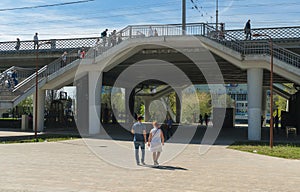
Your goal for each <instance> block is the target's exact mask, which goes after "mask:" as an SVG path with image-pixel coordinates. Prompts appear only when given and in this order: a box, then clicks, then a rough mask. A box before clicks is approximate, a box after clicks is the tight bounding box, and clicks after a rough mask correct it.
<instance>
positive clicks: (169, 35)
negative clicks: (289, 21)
mask: <svg viewBox="0 0 300 192" xmlns="http://www.w3.org/2000/svg"><path fill="white" fill-rule="evenodd" d="M181 27H182V26H181V25H152V26H151V28H152V29H150V26H149V25H148V26H128V27H126V28H124V29H123V30H121V31H119V32H118V33H117V34H116V36H115V37H114V39H106V44H103V43H104V42H101V43H99V44H98V45H96V46H94V45H95V42H96V39H97V38H95V37H93V38H85V39H69V40H67V39H65V40H45V41H42V42H41V43H42V44H43V45H41V46H40V49H39V50H33V49H32V47H33V43H32V42H30V41H28V42H24V45H23V46H22V45H21V49H20V50H19V51H16V50H13V49H14V48H13V45H14V42H3V43H2V44H1V46H0V54H1V55H2V56H1V59H0V62H1V63H2V62H6V61H10V62H7V63H8V64H7V67H9V65H11V64H12V63H16V62H19V60H20V59H22V61H23V58H24V59H25V60H24V61H26V59H28V60H27V61H26V62H24V63H26V64H24V65H23V64H21V63H19V65H15V66H14V67H11V68H9V70H13V69H17V70H18V73H19V74H20V77H21V79H22V81H21V82H20V83H19V84H18V85H17V86H15V87H14V88H13V89H10V90H7V89H5V88H2V89H1V93H0V107H1V109H5V108H11V107H13V106H16V105H17V104H18V103H19V102H20V101H22V100H23V99H24V98H26V97H27V96H29V95H31V94H32V93H34V91H35V77H36V75H35V73H33V72H34V71H30V70H25V69H24V67H33V66H34V65H35V64H36V63H35V62H36V61H35V59H36V57H37V55H38V57H39V58H40V56H41V57H42V58H45V60H44V62H45V63H46V62H48V60H47V59H49V58H51V59H52V60H53V59H54V60H53V61H52V62H50V63H48V64H47V65H44V66H43V67H42V66H41V67H40V69H39V71H38V75H39V76H38V79H39V81H38V85H39V91H38V102H39V103H38V114H39V115H38V123H37V125H38V129H39V130H43V127H44V125H43V123H44V115H43V114H44V102H45V90H52V89H59V88H61V87H63V86H66V85H70V84H72V83H73V84H74V85H75V86H76V90H77V94H76V96H77V107H76V108H77V111H76V115H77V126H78V128H79V129H81V130H84V131H85V132H86V133H89V134H97V133H99V132H100V127H101V123H100V119H99V118H100V111H101V87H102V86H114V87H119V88H124V89H125V101H128V102H127V103H126V104H125V109H126V111H127V114H130V113H132V112H133V111H132V110H133V105H134V102H133V101H134V99H132V98H134V97H135V95H137V94H138V93H137V91H136V90H137V89H139V90H142V89H143V88H144V87H150V86H155V87H158V86H161V85H164V86H165V89H163V90H161V91H160V92H157V93H151V94H147V95H145V94H144V95H143V96H144V98H145V104H146V103H148V104H149V102H151V100H153V99H154V98H158V97H159V96H162V95H164V94H166V93H169V92H170V91H174V90H175V91H176V94H177V98H178V102H177V113H176V114H175V115H176V121H178V122H180V121H181V119H180V117H181V115H180V111H181V110H180V100H181V98H180V97H181V91H182V90H184V89H185V88H186V87H188V86H189V85H190V84H230V83H238V84H240V83H247V85H248V122H249V127H248V138H249V139H250V140H260V139H261V125H260V120H261V114H262V113H263V111H264V110H265V109H264V106H263V104H262V103H264V102H265V100H266V98H265V96H264V95H265V92H264V91H263V90H265V89H267V86H269V83H270V81H269V79H270V72H269V71H270V44H269V42H268V39H266V38H264V37H259V38H257V39H252V40H250V41H245V40H244V34H243V31H242V30H225V31H215V30H214V28H213V27H212V26H209V25H207V24H203V23H193V24H188V25H187V29H186V32H185V35H182V34H183V33H182V31H181ZM149 30H156V31H157V32H158V36H149V35H148V32H149ZM252 33H253V34H254V33H256V34H267V35H269V36H271V37H272V38H273V42H274V46H273V56H274V83H275V84H276V85H277V86H275V84H274V87H275V88H276V90H277V91H278V92H280V93H281V94H282V95H285V96H286V97H291V96H290V95H289V94H288V93H286V91H285V90H282V88H280V85H282V84H283V83H294V84H295V86H299V85H300V55H298V53H299V50H300V49H299V48H300V44H299V42H300V38H299V37H300V27H285V28H268V29H253V30H252ZM112 41H115V42H114V43H112ZM74 42H75V43H74ZM110 43H112V44H115V45H114V46H112V44H110ZM54 45H55V46H54ZM43 46H44V47H43ZM81 47H85V48H86V49H87V50H88V52H87V55H86V57H85V58H84V59H78V56H77V50H78V49H79V48H81ZM65 50H67V51H68V52H69V54H68V64H67V65H66V66H62V64H61V59H60V58H58V57H59V56H60V55H61V54H62V52H63V51H65ZM55 58H56V59H55ZM154 59H155V60H154ZM39 61H40V59H39ZM144 61H146V62H144ZM9 63H10V64H9ZM169 63H171V64H172V65H173V66H175V68H176V69H179V71H180V72H182V74H181V73H180V74H181V75H182V77H178V76H175V75H174V74H177V73H176V70H175V69H173V68H168V67H169V65H168V64H169ZM131 67H135V68H134V69H135V70H137V71H136V73H129V76H127V78H126V77H125V78H124V77H123V79H122V78H121V80H122V81H119V80H118V79H119V78H120V77H122V75H123V74H126V72H127V70H129V69H131ZM164 67H166V68H164ZM141 68H142V69H141ZM9 70H6V71H4V72H3V73H2V74H1V75H2V76H4V75H5V74H6V73H7V72H8V71H9ZM169 70H171V72H170V71H169ZM172 70H174V71H172ZM173 72H174V74H173ZM170 76H173V77H174V76H175V77H174V78H165V77H170ZM162 77H164V78H162ZM186 77H187V78H186ZM288 99H290V100H291V102H292V103H293V107H292V108H291V111H292V112H293V113H294V114H300V111H299V109H300V107H299V105H300V104H299V99H300V96H299V94H296V96H294V97H291V98H288ZM79 101H80V102H79ZM146 108H147V105H146ZM297 108H298V109H297ZM34 109H35V107H34ZM145 115H146V117H145V118H146V119H148V117H147V116H148V112H147V109H146V111H145ZM298 117H299V115H298ZM130 118H132V117H131V116H130V115H129V116H128V119H130ZM296 119H297V118H296ZM298 119H300V118H298ZM128 121H130V120H128ZM295 125H296V126H298V127H300V122H299V121H297V120H296V121H295Z"/></svg>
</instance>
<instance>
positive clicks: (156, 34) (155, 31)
mask: <svg viewBox="0 0 300 192" xmlns="http://www.w3.org/2000/svg"><path fill="white" fill-rule="evenodd" d="M154 37H158V32H157V30H156V29H154Z"/></svg>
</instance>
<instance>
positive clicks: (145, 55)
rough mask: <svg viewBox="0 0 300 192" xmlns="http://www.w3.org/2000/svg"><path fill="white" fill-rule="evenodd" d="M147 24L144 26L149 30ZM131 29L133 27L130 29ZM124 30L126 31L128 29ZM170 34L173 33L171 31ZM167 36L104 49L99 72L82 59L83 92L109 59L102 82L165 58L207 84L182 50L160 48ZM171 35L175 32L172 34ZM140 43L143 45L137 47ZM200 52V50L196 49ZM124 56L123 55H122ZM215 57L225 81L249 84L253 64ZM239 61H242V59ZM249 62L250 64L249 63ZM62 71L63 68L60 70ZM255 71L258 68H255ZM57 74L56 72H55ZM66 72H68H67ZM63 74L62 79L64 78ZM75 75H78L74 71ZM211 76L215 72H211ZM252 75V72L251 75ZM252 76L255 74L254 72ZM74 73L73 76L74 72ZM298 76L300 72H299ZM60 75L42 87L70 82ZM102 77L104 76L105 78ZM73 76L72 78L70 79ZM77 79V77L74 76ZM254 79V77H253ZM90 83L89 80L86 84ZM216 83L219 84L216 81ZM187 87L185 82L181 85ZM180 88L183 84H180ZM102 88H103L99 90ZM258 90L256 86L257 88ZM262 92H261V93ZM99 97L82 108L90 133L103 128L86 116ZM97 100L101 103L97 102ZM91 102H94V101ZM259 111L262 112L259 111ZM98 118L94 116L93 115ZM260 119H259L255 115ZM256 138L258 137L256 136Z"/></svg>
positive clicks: (265, 73) (264, 74) (282, 80)
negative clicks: (140, 63)
mask: <svg viewBox="0 0 300 192" xmlns="http://www.w3.org/2000/svg"><path fill="white" fill-rule="evenodd" d="M159 27H162V26H159ZM146 28H147V27H145V29H146ZM140 29H141V28H140V26H139V30H140ZM131 30H134V29H132V28H131ZM123 33H126V32H125V31H124V32H123ZM168 35H170V34H168ZM168 35H166V36H165V37H164V38H161V37H153V38H144V39H143V38H139V39H137V38H134V39H129V40H126V38H125V40H124V43H120V45H118V46H116V47H114V48H113V49H111V50H108V52H104V53H105V54H103V55H100V56H98V57H97V58H96V59H95V63H96V64H98V65H97V66H96V71H95V70H94V69H95V68H94V67H89V65H91V64H93V65H94V62H93V61H91V60H92V59H90V58H87V60H86V61H82V63H83V62H85V63H86V69H85V70H83V72H82V74H88V76H87V80H85V84H86V85H87V86H85V88H86V89H85V91H83V93H86V92H89V91H91V90H88V89H92V88H95V87H98V88H99V85H96V84H95V85H94V84H92V85H90V83H91V82H93V81H94V82H98V81H99V79H98V77H99V72H100V73H101V70H102V69H101V67H100V66H99V65H101V64H103V63H106V62H109V64H110V65H109V67H108V68H106V69H104V73H103V77H102V75H101V74H100V76H101V81H103V85H112V84H113V83H114V80H115V79H116V77H117V76H118V75H119V74H121V73H122V72H123V71H124V69H126V68H128V67H129V66H131V65H132V64H133V63H136V62H137V61H141V60H145V59H151V58H152V59H153V58H155V59H161V60H164V61H168V62H170V63H173V64H174V65H175V66H176V67H178V68H179V69H180V70H181V71H183V72H184V73H185V74H186V75H187V76H188V77H189V78H190V80H191V81H192V82H193V83H194V84H205V83H207V82H206V81H205V80H206V79H205V78H203V74H201V72H200V71H199V70H197V68H196V67H195V66H194V65H193V63H192V62H191V61H189V60H187V59H186V57H183V56H182V55H181V54H180V53H178V52H176V51H174V50H172V49H169V48H167V49H166V48H163V49H162V48H161V46H157V45H161V44H162V42H168V41H172V40H174V39H172V38H168ZM171 36H172V35H171ZM176 39H179V40H180V39H182V37H180V36H179V37H176ZM149 44H151V45H155V46H156V47H155V46H154V47H153V46H152V48H148V47H149V46H148V45H149ZM186 44H187V45H185V47H189V46H190V43H186ZM191 44H192V42H191ZM138 46H140V47H138ZM128 47H133V49H132V50H129V51H128ZM136 47H138V49H136V50H134V48H136ZM189 48H190V49H191V50H192V49H194V47H189ZM195 53H196V54H197V51H196V52H195ZM116 55H117V58H115V56H116ZM120 55H121V56H120ZM213 57H214V58H215V59H216V61H217V63H218V66H219V67H220V69H221V71H222V74H223V77H224V80H225V81H224V82H225V83H246V82H249V79H247V78H249V74H247V73H248V72H247V70H248V69H249V68H253V63H252V66H251V65H249V66H244V67H241V66H237V65H236V64H233V63H232V62H229V61H228V59H227V58H228V57H224V58H226V59H223V57H222V56H221V55H218V54H217V53H215V52H214V51H213ZM257 61H258V62H261V63H262V66H258V67H257V68H261V72H260V73H261V84H262V85H261V86H263V85H265V86H267V85H268V81H269V75H268V74H269V72H268V66H267V65H266V63H268V62H266V61H265V60H264V59H261V58H259V59H258V60H257ZM239 62H241V63H242V62H243V61H242V60H241V61H239ZM246 65H247V64H246ZM206 69H207V70H208V69H209V67H208V66H206ZM59 71H60V70H59ZM254 72H255V71H254ZM56 73H57V72H56ZM65 73H67V71H66V72H65ZM61 75H64V73H62V74H61ZM61 75H60V78H61ZM73 75H74V77H75V74H73ZM210 75H211V76H212V77H213V75H214V74H210ZM250 75H251V74H250ZM252 75H253V74H252ZM71 76H72V75H71ZM298 76H299V75H298ZM255 77H256V75H255V73H254V77H252V78H254V79H255ZM294 77H295V78H294V81H292V80H293V79H289V78H287V75H284V76H281V75H278V74H275V82H277V83H286V82H293V83H299V81H297V80H295V79H296V78H297V75H294ZM56 78H58V76H57V77H54V78H52V80H51V81H52V83H54V84H56V85H55V86H53V85H51V82H50V81H48V80H47V79H46V81H48V82H46V83H45V87H44V88H42V89H46V88H47V89H48V88H51V87H53V88H54V87H55V88H58V87H60V86H63V85H66V84H65V82H67V81H66V80H64V83H62V84H60V83H59V81H57V82H55V81H56V80H55V79H56ZM102 78H103V79H102ZM71 79H72V78H71ZM73 79H74V78H73ZM250 81H251V79H250ZM87 82H88V83H87ZM146 83H147V84H148V85H158V82H157V81H147V82H146ZM213 83H218V81H217V82H213ZM181 86H184V85H181ZM253 86H254V89H255V86H256V85H255V84H254V85H253ZM178 87H180V86H178ZM99 90H101V89H99ZM255 90H256V91H257V89H255ZM90 94H91V92H90V93H89V94H88V95H89V99H92V100H94V99H95V98H99V95H98V96H97V95H94V96H91V95H90ZM261 95H262V94H261ZM81 99H82V100H86V95H85V96H84V97H82V98H81ZM98 102H99V100H98V99H97V102H96V106H97V107H96V111H95V109H88V108H85V109H84V110H83V112H82V113H84V114H85V115H82V116H85V118H87V119H90V120H88V122H89V123H88V125H87V124H85V125H84V126H85V127H89V130H90V131H89V133H97V132H98V128H97V127H100V122H96V123H95V122H92V120H91V119H93V118H90V117H86V115H89V114H91V113H94V112H96V113H95V114H97V113H98V114H99V111H100V105H99V103H98ZM97 103H98V104H97ZM83 105H85V106H86V107H87V106H89V105H91V104H88V103H83ZM92 105H95V103H94V104H92ZM259 113H260V112H259ZM94 117H95V116H94ZM256 120H257V118H256ZM255 140H256V139H255Z"/></svg>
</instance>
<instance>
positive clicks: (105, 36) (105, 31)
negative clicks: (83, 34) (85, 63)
mask: <svg viewBox="0 0 300 192" xmlns="http://www.w3.org/2000/svg"><path fill="white" fill-rule="evenodd" d="M107 31H108V29H105V30H104V31H103V32H102V33H101V39H102V42H103V46H105V44H106V38H107Z"/></svg>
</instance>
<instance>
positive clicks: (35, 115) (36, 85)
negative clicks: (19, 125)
mask: <svg viewBox="0 0 300 192" xmlns="http://www.w3.org/2000/svg"><path fill="white" fill-rule="evenodd" d="M35 56H36V57H35V101H34V102H35V107H34V109H35V111H34V137H35V141H36V142H37V141H38V138H37V126H38V125H37V121H38V113H37V110H38V90H39V89H38V84H39V83H38V82H39V77H38V74H39V72H38V71H39V44H38V45H37V48H36V55H35Z"/></svg>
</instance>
